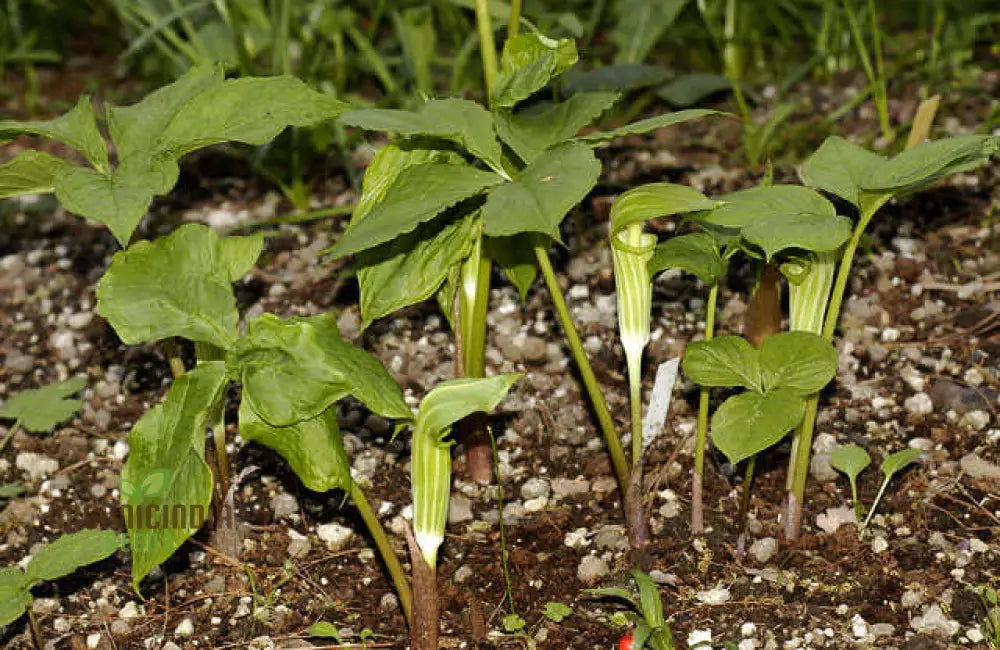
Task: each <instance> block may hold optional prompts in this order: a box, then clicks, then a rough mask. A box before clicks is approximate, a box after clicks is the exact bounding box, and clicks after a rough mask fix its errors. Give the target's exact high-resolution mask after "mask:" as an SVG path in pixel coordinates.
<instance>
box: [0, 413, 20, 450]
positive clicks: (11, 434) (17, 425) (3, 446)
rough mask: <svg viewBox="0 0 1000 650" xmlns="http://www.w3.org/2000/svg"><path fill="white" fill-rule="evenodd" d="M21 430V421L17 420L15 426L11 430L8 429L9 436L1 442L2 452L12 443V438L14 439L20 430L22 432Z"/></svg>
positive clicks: (0, 448)
mask: <svg viewBox="0 0 1000 650" xmlns="http://www.w3.org/2000/svg"><path fill="white" fill-rule="evenodd" d="M20 428H21V421H20V420H15V421H14V424H12V425H11V426H10V428H9V429H7V434H6V435H5V436H4V437H3V441H2V442H0V452H2V451H3V450H4V449H6V448H7V445H8V443H10V441H11V438H13V437H14V435H15V434H16V433H17V432H18V430H20Z"/></svg>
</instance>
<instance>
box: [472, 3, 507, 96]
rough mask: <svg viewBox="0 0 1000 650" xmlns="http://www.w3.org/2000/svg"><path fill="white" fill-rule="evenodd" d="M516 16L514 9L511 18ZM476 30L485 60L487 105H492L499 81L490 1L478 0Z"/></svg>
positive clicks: (484, 72) (481, 54) (484, 77)
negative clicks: (495, 85)
mask: <svg viewBox="0 0 1000 650" xmlns="http://www.w3.org/2000/svg"><path fill="white" fill-rule="evenodd" d="M513 15H514V11H513V7H512V8H511V16H513ZM476 29H477V31H478V32H479V55H480V56H481V57H482V59H483V80H484V81H485V82H486V98H487V103H492V97H493V84H494V83H496V80H497V70H498V69H499V66H498V64H497V46H496V44H495V42H494V41H493V23H492V21H491V20H490V8H489V0H476Z"/></svg>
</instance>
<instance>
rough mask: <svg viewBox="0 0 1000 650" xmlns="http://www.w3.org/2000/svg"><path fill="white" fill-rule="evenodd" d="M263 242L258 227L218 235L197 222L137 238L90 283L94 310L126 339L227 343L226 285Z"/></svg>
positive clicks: (233, 332)
mask: <svg viewBox="0 0 1000 650" xmlns="http://www.w3.org/2000/svg"><path fill="white" fill-rule="evenodd" d="M262 246H263V237H262V236H261V235H259V234H258V235H253V236H248V237H227V238H220V237H219V236H218V235H217V234H216V233H215V231H213V230H212V229H211V228H208V227H207V226H202V225H200V224H186V225H183V226H181V227H180V228H178V229H177V230H175V231H174V232H172V233H170V234H169V235H167V236H166V237H161V238H159V239H157V240H155V241H152V242H149V241H141V242H137V243H136V244H135V245H133V246H132V247H131V248H129V249H128V250H125V251H119V252H118V253H115V256H114V258H112V260H111V266H110V267H109V268H108V271H107V272H106V273H105V274H104V277H102V278H101V280H100V282H98V283H97V311H98V312H99V313H100V314H101V315H102V316H104V318H106V319H107V320H108V322H109V323H110V324H111V326H112V327H113V328H114V329H115V332H117V334H118V336H119V337H120V338H121V339H122V341H124V342H125V343H128V344H130V345H134V344H137V343H144V342H151V341H159V340H161V339H165V338H168V337H171V336H178V337H182V338H186V339H190V340H192V341H201V342H203V343H209V344H211V345H214V346H216V347H219V348H222V349H228V348H229V347H230V346H231V345H232V344H233V342H234V341H235V340H236V338H237V336H238V334H239V332H238V330H237V324H238V322H239V314H238V312H237V310H236V298H235V297H234V295H233V288H232V284H233V283H234V282H236V281H237V280H238V279H240V277H242V276H243V275H244V274H245V273H246V271H247V270H248V269H249V268H250V267H251V266H252V265H253V263H254V262H255V261H256V259H257V257H258V256H259V255H260V251H261V248H262Z"/></svg>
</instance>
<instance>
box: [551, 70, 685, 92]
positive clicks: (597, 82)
mask: <svg viewBox="0 0 1000 650" xmlns="http://www.w3.org/2000/svg"><path fill="white" fill-rule="evenodd" d="M578 70H579V68H573V69H572V70H570V71H569V72H567V73H566V74H565V76H563V84H562V85H563V90H564V91H565V92H566V94H568V95H574V94H576V93H586V92H608V91H615V92H625V91H628V90H636V89H638V88H648V87H649V86H656V85H659V84H662V83H665V82H666V81H668V80H669V79H670V78H671V76H673V72H672V71H670V70H669V69H667V68H664V67H663V66H660V65H650V64H648V63H621V64H613V65H605V66H602V67H600V68H594V69H592V70H587V71H586V72H577V71H578Z"/></svg>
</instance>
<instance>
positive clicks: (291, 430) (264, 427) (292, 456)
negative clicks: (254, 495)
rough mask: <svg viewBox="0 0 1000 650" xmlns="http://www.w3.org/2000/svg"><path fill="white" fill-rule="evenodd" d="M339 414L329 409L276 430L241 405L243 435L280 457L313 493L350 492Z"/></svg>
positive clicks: (244, 403) (347, 462)
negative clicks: (338, 422)
mask: <svg viewBox="0 0 1000 650" xmlns="http://www.w3.org/2000/svg"><path fill="white" fill-rule="evenodd" d="M336 411H337V408H336V406H330V407H329V408H327V409H326V410H325V411H323V412H322V413H320V414H319V415H317V416H316V417H314V418H312V419H309V420H303V421H301V422H296V423H295V424H291V425H289V426H284V427H274V426H271V425H270V424H268V423H267V422H265V421H264V420H262V419H261V418H260V416H258V415H257V414H256V413H255V412H254V410H253V408H251V407H250V403H249V401H247V400H244V401H243V402H242V403H241V404H240V415H239V417H240V435H241V436H243V438H244V439H245V440H249V441H251V442H257V443H259V444H262V445H264V446H265V447H268V448H269V449H273V450H274V451H276V452H278V453H279V454H281V457H282V458H284V459H285V461H286V462H288V464H289V465H290V466H291V468H292V470H293V471H294V472H295V474H296V475H297V476H298V477H299V480H300V481H302V485H304V486H306V487H307V488H309V489H310V490H313V491H314V492H326V491H327V490H335V489H339V490H347V489H349V488H350V487H351V463H350V461H349V460H348V459H347V452H346V451H345V450H344V442H343V439H342V438H341V436H340V428H339V427H338V426H337V412H336Z"/></svg>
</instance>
